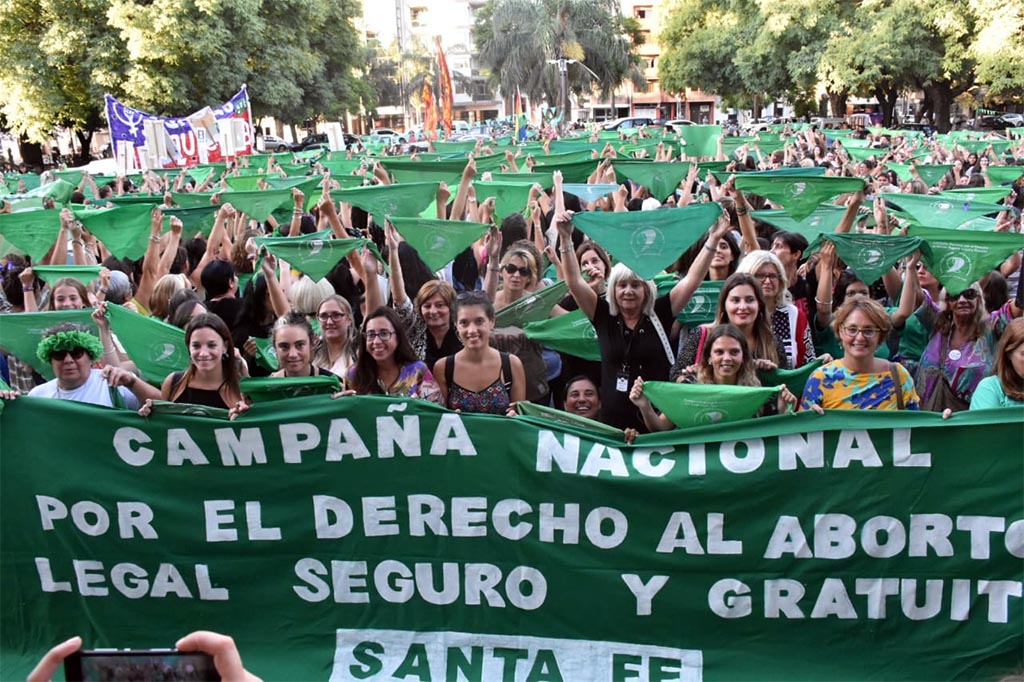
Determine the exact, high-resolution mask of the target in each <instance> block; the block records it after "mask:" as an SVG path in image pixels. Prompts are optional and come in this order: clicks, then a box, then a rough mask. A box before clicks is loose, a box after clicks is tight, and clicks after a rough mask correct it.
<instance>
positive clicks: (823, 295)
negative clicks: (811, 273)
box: [814, 240, 836, 329]
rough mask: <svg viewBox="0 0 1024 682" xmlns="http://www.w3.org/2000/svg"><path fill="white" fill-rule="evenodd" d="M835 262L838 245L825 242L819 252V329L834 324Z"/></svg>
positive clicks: (817, 296)
mask: <svg viewBox="0 0 1024 682" xmlns="http://www.w3.org/2000/svg"><path fill="white" fill-rule="evenodd" d="M835 261H836V245H835V244H834V243H832V242H830V241H828V240H825V241H823V242H822V243H821V251H819V252H818V264H817V271H818V290H817V291H816V292H815V294H814V305H815V307H816V311H817V312H816V322H817V325H818V329H825V328H826V327H828V325H829V324H830V323H831V322H832V301H833V299H832V296H833V294H832V267H833V266H834V265H835Z"/></svg>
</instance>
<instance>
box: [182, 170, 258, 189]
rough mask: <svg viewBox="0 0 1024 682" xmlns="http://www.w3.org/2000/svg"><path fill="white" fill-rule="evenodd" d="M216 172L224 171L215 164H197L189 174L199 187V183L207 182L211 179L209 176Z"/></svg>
mask: <svg viewBox="0 0 1024 682" xmlns="http://www.w3.org/2000/svg"><path fill="white" fill-rule="evenodd" d="M243 170H244V169H243ZM215 172H223V171H218V170H217V169H216V168H214V167H213V166H196V167H195V168H193V169H192V170H190V171H189V172H188V176H189V177H190V178H192V180H193V181H194V182H195V183H196V187H198V186H199V185H201V184H203V183H204V182H206V181H207V179H209V177H210V176H211V175H213V174H214V173H215Z"/></svg>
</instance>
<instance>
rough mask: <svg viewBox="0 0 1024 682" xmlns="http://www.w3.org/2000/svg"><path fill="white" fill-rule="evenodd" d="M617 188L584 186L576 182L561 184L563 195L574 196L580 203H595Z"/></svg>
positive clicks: (599, 185)
mask: <svg viewBox="0 0 1024 682" xmlns="http://www.w3.org/2000/svg"><path fill="white" fill-rule="evenodd" d="M618 188H619V186H618V185H607V184H590V185H588V184H586V183H582V182H581V183H577V182H568V183H563V184H562V191H563V192H564V193H565V194H575V195H576V196H577V197H579V198H580V201H584V202H592V201H597V200H598V199H600V198H601V197H604V196H608V195H609V194H611V193H612V192H614V191H615V190H617V189H618Z"/></svg>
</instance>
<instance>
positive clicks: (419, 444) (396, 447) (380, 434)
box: [112, 414, 628, 475]
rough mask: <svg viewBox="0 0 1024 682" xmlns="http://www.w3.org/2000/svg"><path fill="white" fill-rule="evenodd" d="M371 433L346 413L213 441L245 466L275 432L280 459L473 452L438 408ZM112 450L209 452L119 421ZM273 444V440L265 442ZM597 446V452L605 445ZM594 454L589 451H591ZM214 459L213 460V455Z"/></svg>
mask: <svg viewBox="0 0 1024 682" xmlns="http://www.w3.org/2000/svg"><path fill="white" fill-rule="evenodd" d="M375 426H376V429H375V430H374V434H375V436H376V439H377V443H376V445H377V447H376V448H373V449H371V448H370V447H368V446H367V443H366V441H365V440H364V439H363V437H362V436H360V435H359V431H357V430H356V428H355V426H354V425H353V424H352V422H351V421H350V420H348V419H332V420H331V421H330V423H329V425H328V426H327V428H326V429H325V430H321V429H320V428H318V427H317V425H316V424H311V423H307V422H291V423H286V424H278V425H277V428H276V429H274V428H273V427H270V426H268V427H266V428H265V429H260V428H258V427H245V428H240V427H223V428H217V429H214V430H213V435H214V439H215V441H216V443H217V450H218V452H217V454H218V455H219V459H220V462H221V464H222V466H226V467H227V466H240V467H248V466H254V465H257V464H267V462H268V460H267V452H268V449H267V444H268V441H267V438H268V435H269V434H270V433H274V432H275V431H276V433H275V435H276V439H277V444H278V445H279V446H280V452H281V458H282V461H283V462H285V463H286V464H301V463H302V461H303V457H304V456H306V455H317V456H319V457H321V458H322V459H323V461H325V462H341V461H344V460H345V459H346V458H351V459H365V458H368V457H371V456H372V455H371V453H376V456H377V457H378V458H381V459H393V458H394V457H395V455H396V452H400V453H401V454H402V456H404V457H419V456H421V454H422V452H423V451H424V445H426V444H427V443H429V446H428V447H427V448H426V451H427V452H428V453H429V454H430V455H434V456H444V455H447V454H448V453H450V452H454V453H456V454H459V455H462V456H463V457H471V456H474V455H476V454H477V449H476V445H475V444H474V443H473V439H472V438H470V436H469V431H467V430H466V426H465V424H464V423H463V421H462V417H460V416H459V415H458V414H443V415H441V417H440V418H439V419H438V420H437V426H436V427H435V428H434V429H433V430H430V429H429V428H428V427H425V426H421V419H420V417H419V416H415V415H412V416H403V417H402V423H401V424H399V422H398V420H396V419H395V418H394V417H391V416H387V415H384V416H379V417H377V418H376V422H375ZM112 444H113V446H114V451H115V452H116V453H117V456H118V457H120V458H121V461H123V462H124V463H126V464H129V465H131V466H136V467H141V466H146V465H147V464H149V463H151V462H152V461H153V460H154V458H156V457H157V455H158V452H159V454H160V456H161V458H162V459H164V461H165V462H166V464H167V465H168V466H182V465H184V464H186V463H188V464H193V465H203V464H209V463H210V458H209V457H208V456H207V454H206V453H204V452H203V450H202V449H201V448H200V447H199V445H198V444H197V443H196V441H195V440H193V438H192V436H191V435H190V434H189V432H188V430H187V429H181V428H175V429H168V430H167V431H166V432H165V433H164V434H163V438H162V445H163V450H161V451H158V450H157V449H155V448H154V447H146V446H159V445H160V444H161V440H157V439H154V437H153V436H152V435H150V433H149V432H147V431H145V430H143V429H139V428H135V427H132V426H124V427H121V428H119V429H117V431H115V432H114V437H113V439H112ZM270 444H271V445H273V442H271V443H270ZM597 447H600V451H599V452H598V453H597V455H601V452H603V450H604V449H605V448H604V446H595V448H597ZM597 455H595V456H597ZM604 459H605V460H606V461H605V462H603V463H602V462H600V461H598V460H595V461H594V463H593V466H595V467H597V468H598V469H599V470H606V469H609V468H616V469H617V470H621V472H622V475H628V474H627V473H626V470H625V465H624V464H622V465H621V467H620V466H619V462H620V461H621V460H622V453H620V452H618V451H617V450H614V449H609V452H608V454H607V456H605V457H604ZM215 461H216V460H215Z"/></svg>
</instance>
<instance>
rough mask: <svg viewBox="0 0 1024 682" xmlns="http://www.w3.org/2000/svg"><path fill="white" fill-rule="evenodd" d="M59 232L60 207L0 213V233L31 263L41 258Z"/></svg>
mask: <svg viewBox="0 0 1024 682" xmlns="http://www.w3.org/2000/svg"><path fill="white" fill-rule="evenodd" d="M58 234H60V209H56V208H54V209H49V210H44V209H39V210H35V211H19V212H16V213H0V235H3V237H4V241H6V242H10V243H11V244H13V245H14V246H16V247H17V248H18V250H19V251H22V252H24V253H27V254H28V255H29V256H30V257H31V258H32V262H33V263H37V262H39V261H40V260H42V258H43V256H45V255H46V253H47V251H49V250H50V247H52V246H53V243H54V242H55V241H56V240H57V235H58Z"/></svg>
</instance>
